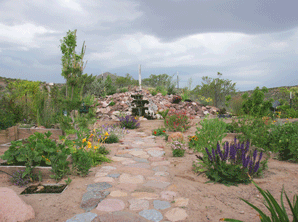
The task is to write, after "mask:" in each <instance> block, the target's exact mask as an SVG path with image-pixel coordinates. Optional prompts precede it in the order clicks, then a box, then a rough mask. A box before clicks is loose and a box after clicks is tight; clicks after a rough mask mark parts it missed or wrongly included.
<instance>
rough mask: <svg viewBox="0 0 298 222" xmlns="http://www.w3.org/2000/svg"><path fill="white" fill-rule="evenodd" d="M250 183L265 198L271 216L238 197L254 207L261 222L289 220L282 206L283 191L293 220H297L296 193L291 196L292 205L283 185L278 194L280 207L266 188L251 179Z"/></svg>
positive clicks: (296, 221)
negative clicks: (263, 188)
mask: <svg viewBox="0 0 298 222" xmlns="http://www.w3.org/2000/svg"><path fill="white" fill-rule="evenodd" d="M252 183H253V184H254V185H255V186H256V187H257V189H258V190H259V192H260V193H261V194H262V196H263V197H264V198H265V200H266V202H267V204H265V206H266V207H267V209H268V210H269V211H270V214H271V218H270V217H269V216H268V215H266V214H265V213H264V212H263V211H261V210H260V209H259V208H257V207H256V206H255V205H253V204H251V203H249V202H248V201H247V200H244V199H242V198H240V199H241V200H242V201H244V202H245V203H247V204H248V205H249V206H251V207H252V208H254V209H255V210H256V211H257V212H258V213H259V216H260V219H261V221H262V222H289V221H290V220H289V217H288V214H287V211H286V209H285V206H284V202H283V193H285V196H286V198H287V202H288V204H289V206H290V209H291V212H292V215H293V222H298V214H297V212H298V195H297V194H296V195H294V197H293V205H292V204H291V202H290V200H289V198H288V196H287V194H286V192H285V191H284V187H283V189H282V191H281V195H280V202H281V207H280V205H279V204H278V203H277V201H276V200H275V199H274V197H273V196H272V194H271V193H270V192H269V191H268V190H267V191H264V190H262V189H261V188H260V187H259V186H258V185H257V184H256V183H255V182H254V181H252ZM220 221H232V222H243V221H241V220H235V219H230V218H221V219H220Z"/></svg>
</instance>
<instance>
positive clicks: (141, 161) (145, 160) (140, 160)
mask: <svg viewBox="0 0 298 222" xmlns="http://www.w3.org/2000/svg"><path fill="white" fill-rule="evenodd" d="M133 160H134V161H137V162H140V163H149V161H148V160H147V159H143V158H138V157H134V158H133Z"/></svg>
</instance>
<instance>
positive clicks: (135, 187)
mask: <svg viewBox="0 0 298 222" xmlns="http://www.w3.org/2000/svg"><path fill="white" fill-rule="evenodd" d="M122 141H123V142H122V143H121V145H120V148H119V149H118V150H117V152H116V154H115V155H114V156H113V157H112V160H113V162H112V163H109V164H108V166H102V167H99V168H97V169H98V170H97V172H96V175H95V178H94V183H93V184H89V185H88V187H87V190H86V193H85V194H83V196H82V201H81V208H82V209H84V210H85V211H86V213H82V214H77V215H75V216H74V217H72V218H70V219H68V220H67V221H66V222H87V221H92V222H103V221H109V222H126V221H127V222H145V221H185V220H186V218H187V216H188V215H187V212H186V210H184V209H183V208H184V207H185V206H187V204H188V199H187V198H184V197H180V196H179V195H178V194H177V192H176V189H175V185H173V184H172V182H171V181H172V179H171V175H170V174H169V172H167V171H168V166H169V165H170V162H169V161H167V160H166V158H165V157H164V154H165V151H164V149H163V148H162V147H160V146H158V144H157V143H156V142H155V137H154V136H148V135H146V134H145V133H143V132H134V131H131V132H130V134H128V135H126V136H125V138H124V139H123V140H122ZM90 211H92V212H90Z"/></svg>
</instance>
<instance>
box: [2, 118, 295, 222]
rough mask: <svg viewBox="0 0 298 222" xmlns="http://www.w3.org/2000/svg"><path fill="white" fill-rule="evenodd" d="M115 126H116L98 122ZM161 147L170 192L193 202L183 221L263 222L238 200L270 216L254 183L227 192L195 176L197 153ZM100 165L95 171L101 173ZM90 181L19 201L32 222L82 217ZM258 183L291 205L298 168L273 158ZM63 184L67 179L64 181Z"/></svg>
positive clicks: (151, 125) (144, 126) (153, 124)
mask: <svg viewBox="0 0 298 222" xmlns="http://www.w3.org/2000/svg"><path fill="white" fill-rule="evenodd" d="M199 121H200V119H193V120H192V124H193V126H192V127H191V128H190V129H189V130H188V131H186V132H185V133H184V134H183V135H184V137H185V139H187V136H191V135H194V133H195V131H196V125H195V124H196V123H198V122H199ZM103 123H116V122H113V121H111V122H100V124H103ZM162 126H163V121H162V120H154V121H141V125H140V128H139V129H136V130H137V131H141V132H145V133H146V134H147V135H151V134H152V130H153V129H157V128H158V127H162ZM157 142H158V143H159V144H160V145H161V146H164V147H165V152H166V154H165V157H166V159H167V160H169V161H170V162H171V165H170V166H169V171H168V172H169V173H170V177H171V179H172V184H173V186H172V190H173V191H175V192H177V193H178V195H179V196H181V197H185V198H189V204H188V205H187V207H185V210H186V212H187V214H188V217H187V219H186V220H185V221H190V222H198V221H200V222H205V221H206V222H207V221H214V222H215V221H219V220H220V218H225V217H226V218H234V219H238V220H242V221H245V222H252V221H260V219H259V216H258V213H257V211H255V210H254V209H252V208H251V207H250V206H249V205H247V204H246V203H245V202H243V201H242V200H240V199H239V198H243V199H245V200H248V201H249V202H250V203H252V204H254V205H255V206H257V207H258V208H260V209H261V210H262V211H264V212H265V213H267V215H269V211H268V210H267V208H266V207H265V205H264V203H265V202H264V198H263V197H262V195H261V194H260V193H259V191H258V190H257V188H256V187H255V186H254V185H253V184H249V185H238V186H230V187H227V186H225V185H222V184H213V183H208V184H205V182H207V181H208V179H207V177H206V176H205V175H204V174H201V175H198V174H196V173H194V172H193V170H192V164H193V161H196V160H197V158H196V156H195V154H196V153H193V154H190V153H186V154H185V156H184V157H182V158H177V157H176V158H174V157H172V151H171V149H170V147H169V145H168V144H167V143H166V142H165V140H164V139H163V138H159V137H158V138H157ZM118 146H119V144H108V145H107V146H106V147H107V148H108V149H110V150H111V153H110V155H109V156H113V155H114V154H115V152H116V151H117V149H118ZM111 164H113V163H105V164H103V165H105V166H106V165H111ZM100 167H101V166H98V167H97V168H100ZM91 170H92V171H93V172H91V173H90V174H89V175H88V176H87V177H84V178H82V177H78V176H70V178H71V179H72V182H71V184H70V185H69V186H68V187H67V189H66V190H65V191H64V192H63V193H62V194H34V195H21V198H22V199H23V200H24V201H25V202H26V203H27V204H30V205H31V206H32V207H33V209H34V210H35V213H36V218H35V219H34V220H30V222H41V221H46V222H51V221H66V220H67V219H69V218H71V217H73V216H74V215H75V214H79V213H84V212H85V211H84V210H83V209H81V208H80V202H81V198H82V195H83V194H84V193H85V192H86V186H87V185H88V184H91V183H94V181H93V179H94V176H95V169H91ZM254 181H255V182H256V183H257V184H258V185H259V186H260V187H261V188H262V189H263V190H268V191H269V192H270V193H271V194H272V195H273V197H274V198H275V199H276V200H277V202H278V203H279V204H280V195H281V190H282V187H283V186H284V188H285V191H286V193H287V195H288V197H289V199H290V201H291V202H292V203H293V196H294V194H298V165H297V164H294V163H289V162H281V161H278V160H275V159H272V158H271V159H270V160H269V161H268V170H267V171H266V172H265V175H264V178H260V179H254ZM43 182H44V183H55V182H54V181H53V180H46V181H43ZM60 183H64V180H62V181H60ZM0 187H9V188H11V189H13V190H14V191H16V192H17V193H18V194H20V193H21V192H22V191H23V190H24V188H19V187H17V186H13V185H10V184H9V183H8V182H7V181H4V180H0ZM284 203H285V208H286V210H287V212H288V214H289V217H290V220H292V216H291V215H290V208H289V206H288V204H287V203H286V199H285V197H284ZM162 221H166V219H165V218H164V220H162Z"/></svg>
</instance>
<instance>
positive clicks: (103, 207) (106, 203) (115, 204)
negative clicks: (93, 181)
mask: <svg viewBox="0 0 298 222" xmlns="http://www.w3.org/2000/svg"><path fill="white" fill-rule="evenodd" d="M124 208H125V203H124V202H123V201H122V200H119V199H105V200H103V201H101V202H100V203H99V204H98V205H97V207H96V210H99V211H106V212H113V211H121V210H123V209H124Z"/></svg>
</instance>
